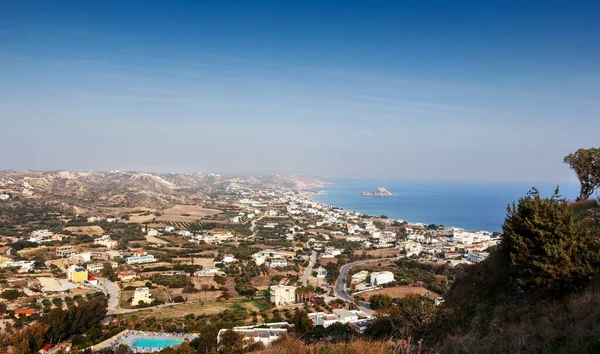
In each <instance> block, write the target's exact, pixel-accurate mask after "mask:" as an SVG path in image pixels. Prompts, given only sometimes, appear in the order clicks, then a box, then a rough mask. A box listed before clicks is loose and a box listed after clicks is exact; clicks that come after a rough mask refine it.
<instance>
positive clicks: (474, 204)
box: [313, 180, 579, 232]
mask: <svg viewBox="0 0 600 354" xmlns="http://www.w3.org/2000/svg"><path fill="white" fill-rule="evenodd" d="M328 182H331V183H332V184H331V185H328V186H327V187H325V188H323V189H319V190H321V191H324V194H320V195H315V196H314V197H313V199H314V200H315V201H318V202H321V203H324V204H328V205H332V206H336V207H340V208H343V209H347V210H352V211H359V212H362V213H366V214H369V215H377V216H378V215H386V216H388V217H390V218H394V219H401V220H406V221H409V222H423V223H427V224H437V225H439V224H442V225H445V226H455V227H460V228H464V229H466V230H471V231H477V230H486V231H491V232H494V231H498V232H501V231H502V223H503V222H504V218H505V217H506V207H507V205H508V204H509V203H512V202H513V201H515V202H516V201H517V200H518V199H519V198H520V197H522V196H524V195H525V194H526V193H527V192H528V191H529V189H530V188H531V187H533V186H535V187H536V188H537V189H538V190H539V191H540V193H541V195H542V196H545V197H546V196H550V195H552V193H553V192H554V189H556V187H557V185H558V183H557V184H548V183H480V182H435V181H420V182H417V181H385V180H330V181H328ZM378 187H384V188H386V189H387V190H389V191H390V192H392V193H393V194H395V195H394V196H392V197H373V196H362V195H360V193H361V192H372V191H375V190H376V189H377V188H378ZM578 190H579V186H578V184H577V183H573V182H570V183H566V184H565V183H563V184H561V185H560V194H561V195H562V196H563V197H565V198H567V199H569V200H574V199H575V197H576V196H577V194H578Z"/></svg>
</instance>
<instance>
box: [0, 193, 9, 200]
mask: <svg viewBox="0 0 600 354" xmlns="http://www.w3.org/2000/svg"><path fill="white" fill-rule="evenodd" d="M9 198H10V195H8V194H4V193H2V194H0V200H8V199H9Z"/></svg>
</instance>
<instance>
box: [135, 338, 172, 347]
mask: <svg viewBox="0 0 600 354" xmlns="http://www.w3.org/2000/svg"><path fill="white" fill-rule="evenodd" d="M181 343H183V340H181V339H162V338H140V339H138V340H136V341H135V342H133V344H132V345H131V346H132V347H133V348H159V349H163V348H166V347H171V346H173V345H179V344H181Z"/></svg>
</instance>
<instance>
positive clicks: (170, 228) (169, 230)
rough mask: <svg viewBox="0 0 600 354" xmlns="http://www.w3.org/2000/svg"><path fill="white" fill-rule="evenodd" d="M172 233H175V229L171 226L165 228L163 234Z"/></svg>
mask: <svg viewBox="0 0 600 354" xmlns="http://www.w3.org/2000/svg"><path fill="white" fill-rule="evenodd" d="M173 231H175V227H173V226H167V227H165V232H173Z"/></svg>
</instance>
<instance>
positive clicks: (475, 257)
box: [467, 252, 490, 263]
mask: <svg viewBox="0 0 600 354" xmlns="http://www.w3.org/2000/svg"><path fill="white" fill-rule="evenodd" d="M489 255H490V254H489V253H486V252H478V253H475V252H471V253H469V255H468V256H467V260H469V261H471V262H473V263H479V262H481V261H483V260H484V259H486V258H487V257H488V256H489Z"/></svg>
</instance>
